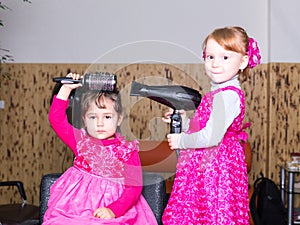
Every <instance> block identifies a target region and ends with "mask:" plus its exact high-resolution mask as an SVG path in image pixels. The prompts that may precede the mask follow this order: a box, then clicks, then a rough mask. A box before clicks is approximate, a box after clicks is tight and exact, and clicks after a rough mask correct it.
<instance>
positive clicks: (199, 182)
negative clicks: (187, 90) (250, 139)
mask: <svg viewBox="0 0 300 225" xmlns="http://www.w3.org/2000/svg"><path fill="white" fill-rule="evenodd" d="M226 90H233V91H236V92H237V93H238V95H239V96H240V102H241V105H240V107H241V113H240V114H239V116H238V117H237V118H235V120H234V121H233V123H232V124H231V126H230V127H229V128H228V130H227V132H226V134H225V136H224V138H223V140H222V142H221V143H220V144H219V146H217V147H211V148H206V149H187V150H182V151H181V152H180V156H179V158H178V163H177V170H176V177H175V180H174V185H173V189H172V193H171V196H170V199H169V202H168V205H167V207H166V209H165V212H164V215H163V223H164V225H177V224H185V225H187V224H191V225H192V224H193V225H196V224H197V225H225V224H226V225H248V224H249V215H248V212H249V203H248V176H247V168H246V162H245V155H244V150H243V147H242V146H241V145H240V142H239V139H242V140H246V139H247V134H246V133H245V132H243V131H242V129H243V127H242V121H243V119H244V114H245V103H244V102H245V100H244V94H243V92H242V91H241V90H240V89H238V88H235V87H233V86H228V87H224V88H221V89H218V90H215V91H212V92H209V93H207V94H206V95H205V96H204V97H203V99H202V101H201V104H200V105H199V107H198V108H197V110H196V112H195V114H194V117H193V118H192V119H191V121H190V127H189V130H188V131H187V132H188V133H193V132H196V131H199V130H201V129H202V128H204V127H205V125H206V123H207V121H208V119H209V116H210V113H211V110H212V103H213V98H214V95H215V94H216V93H218V92H220V91H226Z"/></svg>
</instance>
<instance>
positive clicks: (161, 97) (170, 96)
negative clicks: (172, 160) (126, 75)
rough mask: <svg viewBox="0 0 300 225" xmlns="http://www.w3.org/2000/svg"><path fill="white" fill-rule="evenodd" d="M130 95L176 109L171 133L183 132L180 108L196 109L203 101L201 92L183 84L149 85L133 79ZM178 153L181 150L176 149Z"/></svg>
mask: <svg viewBox="0 0 300 225" xmlns="http://www.w3.org/2000/svg"><path fill="white" fill-rule="evenodd" d="M130 96H140V97H146V98H149V99H151V100H154V101H156V102H159V103H161V104H163V105H166V106H169V107H170V108H173V109H174V112H173V114H172V115H171V123H170V133H181V128H182V120H181V116H180V113H179V109H184V110H186V111H188V110H195V109H196V108H197V107H198V105H199V104H200V102H201V94H200V93H199V92H198V91H197V90H195V89H192V88H189V87H185V86H181V85H164V86H149V85H145V84H141V83H138V82H136V81H133V82H132V84H131V91H130ZM176 153H177V155H178V154H179V151H178V150H177V151H176Z"/></svg>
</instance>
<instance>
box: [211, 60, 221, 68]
mask: <svg viewBox="0 0 300 225" xmlns="http://www.w3.org/2000/svg"><path fill="white" fill-rule="evenodd" d="M219 65H220V63H219V60H218V59H217V58H214V59H213V61H212V66H213V67H218V66H219Z"/></svg>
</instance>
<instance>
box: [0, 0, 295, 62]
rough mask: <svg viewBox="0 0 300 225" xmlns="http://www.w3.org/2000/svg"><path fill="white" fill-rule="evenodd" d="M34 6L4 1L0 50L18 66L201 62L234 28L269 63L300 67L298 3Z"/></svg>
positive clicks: (144, 0)
mask: <svg viewBox="0 0 300 225" xmlns="http://www.w3.org/2000/svg"><path fill="white" fill-rule="evenodd" d="M31 1H32V3H31V4H27V3H23V1H22V0H4V1H2V3H5V4H6V5H8V6H9V7H10V8H11V10H1V16H0V17H1V19H2V20H3V22H4V27H3V28H1V29H0V37H1V38H0V41H1V43H0V44H1V47H2V48H6V49H9V50H10V53H11V54H12V55H13V57H14V59H15V62H25V63H27V62H28V63H32V62H33V63H40V62H45V63H92V62H96V61H97V62H103V63H132V62H135V61H163V62H166V61H167V62H171V63H199V62H201V59H200V57H199V56H201V43H202V41H203V39H204V38H205V36H206V35H207V34H208V33H210V32H211V31H212V30H213V29H215V28H218V27H223V26H227V25H239V26H242V27H244V28H245V29H246V30H247V31H248V34H249V35H250V36H253V37H254V38H255V39H256V40H258V42H259V45H260V48H261V53H262V57H263V62H269V61H273V60H275V61H279V62H283V61H287V62H294V61H295V62H300V55H299V54H300V51H298V52H296V51H295V45H298V49H299V50H300V48H299V44H298V40H300V39H299V33H300V30H296V29H295V26H296V22H294V23H291V21H294V20H295V21H297V20H298V21H299V18H300V17H299V12H296V8H297V7H298V8H299V4H300V3H298V1H299V0H287V1H281V0H272V4H271V5H270V3H269V1H270V0H251V1H245V0H227V1H220V0H210V1H203V0H187V1H182V0H163V1H161V0H151V1H149V0H127V1H124V0H84V1H80V0H51V1H49V0H31ZM289 2H291V3H290V4H289ZM283 6H284V7H283ZM286 6H288V7H286ZM283 8H284V9H283ZM270 9H271V13H270V14H269V11H270ZM273 11H274V12H273ZM278 11H279V12H278ZM277 14H280V15H278V16H277ZM270 18H271V21H269V20H270ZM297 18H298V19H297ZM286 23H287V24H286ZM282 30H285V31H287V32H286V33H285V35H282V34H283V33H282ZM278 33H279V34H281V35H278ZM270 34H271V35H270ZM270 46H271V48H272V50H270V48H269V47H270ZM283 46H284V47H283ZM292 50H294V51H292Z"/></svg>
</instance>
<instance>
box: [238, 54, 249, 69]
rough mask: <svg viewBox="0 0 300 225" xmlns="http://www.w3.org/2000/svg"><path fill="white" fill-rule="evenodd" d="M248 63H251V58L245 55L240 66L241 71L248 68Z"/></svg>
mask: <svg viewBox="0 0 300 225" xmlns="http://www.w3.org/2000/svg"><path fill="white" fill-rule="evenodd" d="M248 63H249V56H248V55H244V56H243V58H242V62H241V65H240V70H244V69H245V68H246V67H247V66H248Z"/></svg>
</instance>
